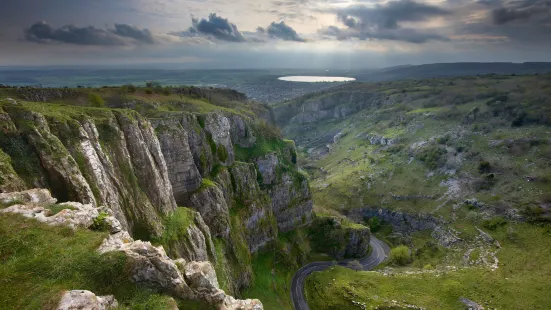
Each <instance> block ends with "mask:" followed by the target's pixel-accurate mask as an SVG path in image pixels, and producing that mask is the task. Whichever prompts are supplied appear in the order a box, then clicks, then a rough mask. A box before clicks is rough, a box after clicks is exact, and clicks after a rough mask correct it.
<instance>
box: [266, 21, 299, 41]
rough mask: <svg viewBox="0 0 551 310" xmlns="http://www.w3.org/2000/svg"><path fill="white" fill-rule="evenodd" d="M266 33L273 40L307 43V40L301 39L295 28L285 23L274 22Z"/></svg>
mask: <svg viewBox="0 0 551 310" xmlns="http://www.w3.org/2000/svg"><path fill="white" fill-rule="evenodd" d="M259 28H260V27H259ZM266 33H267V34H268V35H269V36H270V37H272V38H278V39H282V40H285V41H296V42H306V40H305V39H303V38H302V37H300V36H299V35H298V33H297V32H296V31H295V30H294V29H293V28H291V27H290V26H288V25H287V24H285V22H283V21H281V22H279V23H276V22H272V23H271V24H270V26H268V28H266Z"/></svg>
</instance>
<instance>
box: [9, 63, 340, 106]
mask: <svg viewBox="0 0 551 310" xmlns="http://www.w3.org/2000/svg"><path fill="white" fill-rule="evenodd" d="M305 74H306V75H317V76H325V75H337V74H338V75H344V74H345V72H340V71H330V72H326V71H325V70H237V69H236V70H158V69H91V68H84V69H48V70H46V69H27V70H20V69H19V70H14V69H5V70H2V69H0V84H4V85H12V86H29V85H32V86H35V85H42V86H43V87H78V86H82V87H103V86H120V85H125V84H133V85H135V86H143V85H145V84H146V83H147V82H149V81H155V82H158V83H160V84H161V85H163V86H168V85H172V86H176V85H187V86H203V87H204V86H207V87H217V88H232V89H235V90H238V91H240V92H243V93H245V94H247V96H248V97H249V98H251V99H253V100H257V101H260V102H264V103H275V102H280V101H285V100H289V99H293V98H295V97H298V96H301V95H304V94H307V93H310V92H315V91H318V90H321V89H325V88H328V87H332V86H336V85H341V84H342V83H295V82H286V81H280V80H278V78H279V77H281V76H286V75H305Z"/></svg>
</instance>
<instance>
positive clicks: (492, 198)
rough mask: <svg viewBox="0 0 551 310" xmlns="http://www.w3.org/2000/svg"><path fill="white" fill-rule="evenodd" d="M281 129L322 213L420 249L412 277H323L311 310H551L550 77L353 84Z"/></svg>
mask: <svg viewBox="0 0 551 310" xmlns="http://www.w3.org/2000/svg"><path fill="white" fill-rule="evenodd" d="M274 115H275V117H276V120H277V122H278V124H279V125H280V126H282V128H283V131H284V134H285V135H286V137H288V138H289V139H293V140H295V142H296V144H297V147H298V151H299V162H300V163H301V164H302V165H303V167H305V169H306V170H307V171H308V172H309V174H310V180H311V185H312V188H313V190H312V192H313V196H314V210H315V212H317V213H318V214H319V213H324V214H333V215H335V216H341V217H349V218H350V219H352V220H355V221H356V222H359V223H364V224H366V225H371V228H372V231H375V232H377V234H378V235H379V237H380V238H382V239H383V240H385V241H386V242H387V243H389V244H390V245H391V246H392V247H397V246H399V245H405V246H407V247H408V248H409V257H407V259H406V260H405V266H402V265H404V263H403V261H401V260H398V259H396V258H394V259H393V258H392V255H391V259H390V261H389V262H388V263H387V266H386V267H384V268H388V269H384V268H383V269H382V270H384V272H377V273H373V272H353V271H349V270H344V269H340V268H338V269H332V270H329V271H325V272H322V273H316V274H314V275H313V276H311V277H310V278H309V279H308V280H307V295H308V300H309V303H310V305H311V307H313V308H315V309H336V308H347V307H352V306H353V305H352V301H354V302H360V303H364V304H365V305H367V309H370V308H373V307H377V306H379V307H382V306H384V307H395V308H392V309H401V308H402V307H407V305H415V306H417V307H423V308H427V309H457V308H461V305H462V304H461V302H460V300H459V298H460V297H464V298H467V299H471V300H474V301H476V302H479V303H480V304H484V306H485V307H490V308H494V307H497V308H499V309H512V308H514V309H520V308H524V309H528V308H530V309H546V308H548V307H549V306H551V301H549V300H545V299H541V298H540V297H541V296H540V295H539V294H538V293H537V292H540V291H541V290H542V289H543V288H544V287H550V286H551V281H549V280H546V279H542V278H539V277H540V275H542V274H549V273H550V272H551V267H550V266H549V264H548V263H547V260H548V257H549V255H550V254H551V252H550V251H549V247H548V246H547V245H548V244H549V242H551V236H550V234H549V231H550V228H549V220H550V219H551V217H550V216H551V213H550V209H551V168H550V167H551V165H550V162H551V76H549V75H542V76H540V75H532V76H499V75H484V76H474V77H462V78H444V79H427V80H404V81H396V82H385V83H352V84H347V85H345V86H341V87H337V88H333V89H331V90H329V91H325V92H322V93H316V94H310V95H308V96H306V97H303V98H300V99H297V100H294V101H290V102H285V103H282V104H280V105H278V106H276V107H275V108H274ZM396 212H399V213H396ZM399 262H401V263H399ZM535 266H537V267H535ZM495 267H497V269H496V268H495ZM534 268H535V269H534ZM494 269H495V270H496V271H492V270H494ZM536 269H537V271H536ZM481 279H485V280H484V281H483V282H477V281H481ZM477 283H479V284H477ZM512 283H514V284H512ZM512 296H514V303H513V302H512V299H511V298H513V297H512ZM392 300H397V301H399V302H397V303H393V302H392ZM497 301H499V302H497ZM512 305H514V306H512ZM379 309H380V308H379ZM385 309H386V308H385Z"/></svg>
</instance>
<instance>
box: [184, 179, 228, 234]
mask: <svg viewBox="0 0 551 310" xmlns="http://www.w3.org/2000/svg"><path fill="white" fill-rule="evenodd" d="M190 206H191V207H192V208H194V209H196V210H197V211H198V212H199V213H201V216H202V217H203V219H204V220H205V223H207V225H209V227H210V228H211V233H212V234H213V236H217V237H228V236H229V233H230V219H229V208H228V205H227V203H226V200H225V199H224V193H222V191H221V190H220V189H219V188H218V187H217V186H216V185H207V186H205V187H203V188H201V189H200V190H198V191H197V192H195V193H194V194H192V195H191V198H190Z"/></svg>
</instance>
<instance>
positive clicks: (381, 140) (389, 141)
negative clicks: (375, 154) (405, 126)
mask: <svg viewBox="0 0 551 310" xmlns="http://www.w3.org/2000/svg"><path fill="white" fill-rule="evenodd" d="M365 138H366V139H367V140H368V141H369V143H371V144H375V145H393V144H396V143H397V142H398V139H396V138H387V137H383V136H379V135H373V134H367V135H366V136H365Z"/></svg>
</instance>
